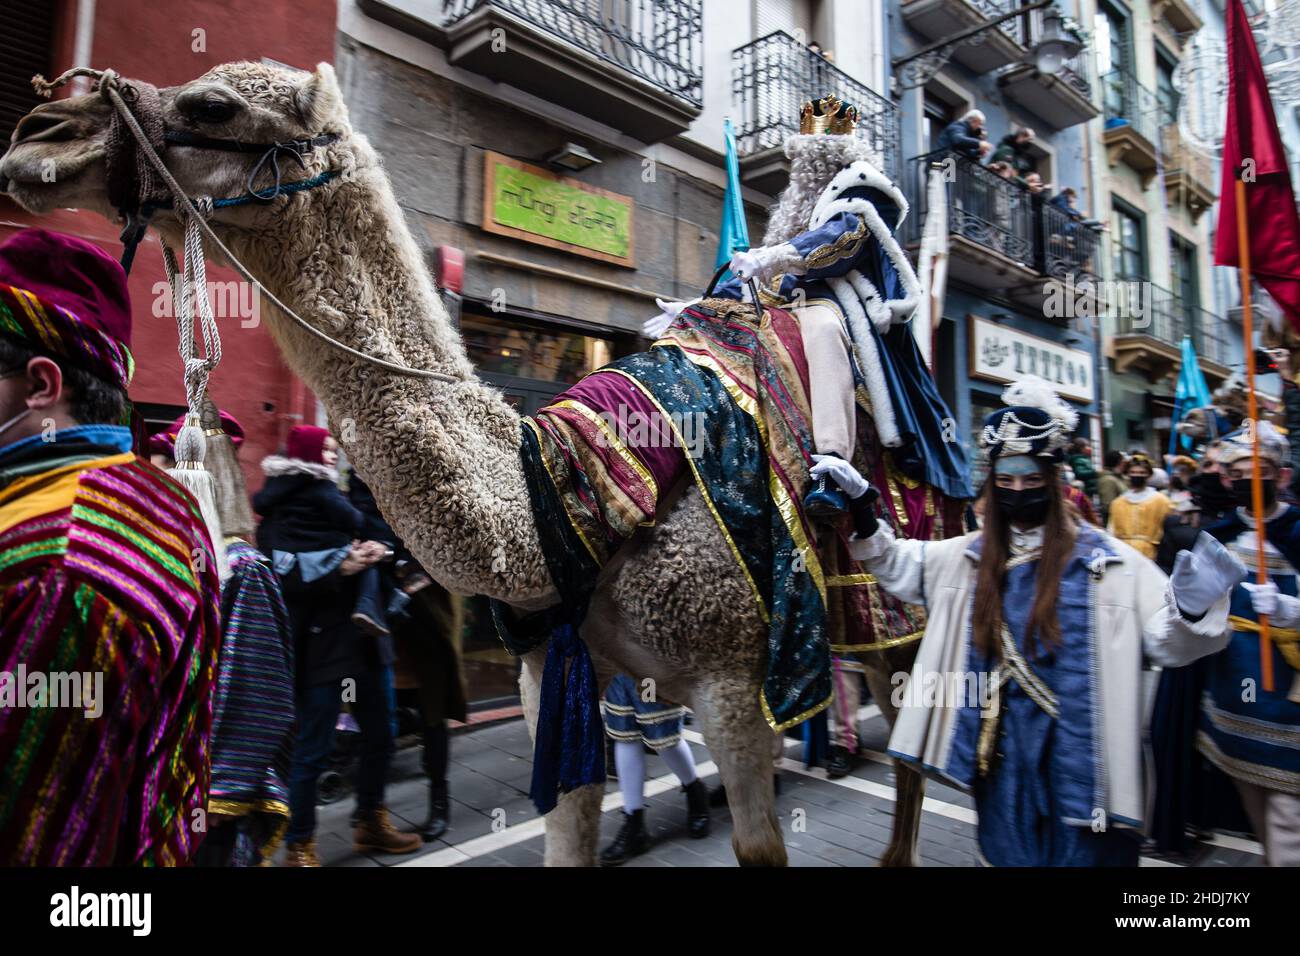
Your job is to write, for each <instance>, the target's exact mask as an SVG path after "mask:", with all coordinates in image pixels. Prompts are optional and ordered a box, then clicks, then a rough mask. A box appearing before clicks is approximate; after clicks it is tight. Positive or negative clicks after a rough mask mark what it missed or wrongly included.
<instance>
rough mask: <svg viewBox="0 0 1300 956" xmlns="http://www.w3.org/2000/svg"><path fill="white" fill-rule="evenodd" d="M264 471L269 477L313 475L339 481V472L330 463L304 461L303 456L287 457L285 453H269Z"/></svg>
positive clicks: (263, 460) (264, 462) (263, 462)
mask: <svg viewBox="0 0 1300 956" xmlns="http://www.w3.org/2000/svg"><path fill="white" fill-rule="evenodd" d="M262 473H263V474H264V475H266V477H268V478H276V477H278V476H280V475H311V476H312V477H313V478H324V479H325V480H327V481H332V482H334V483H335V484H337V483H338V480H339V473H338V471H337V470H336V469H334V468H331V467H330V466H329V465H322V464H320V463H319V462H314V461H303V460H302V459H301V458H286V457H285V456H284V455H267V456H266V457H265V458H263V459H262Z"/></svg>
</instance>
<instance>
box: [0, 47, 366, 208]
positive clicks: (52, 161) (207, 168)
mask: <svg viewBox="0 0 1300 956" xmlns="http://www.w3.org/2000/svg"><path fill="white" fill-rule="evenodd" d="M158 93H159V105H160V108H161V116H162V120H163V124H164V128H165V129H166V131H167V132H168V133H169V134H174V133H182V134H187V135H188V136H189V137H191V138H194V137H203V138H206V139H209V140H233V141H238V142H240V143H248V144H271V143H287V142H291V141H295V140H304V139H309V138H311V137H315V136H319V135H321V134H323V133H332V134H335V135H337V136H338V137H340V140H343V139H346V138H347V137H348V136H349V135H350V132H351V130H350V127H349V125H348V117H347V107H346V106H345V105H344V102H343V96H342V93H341V92H340V91H339V86H338V81H337V79H336V78H335V76H334V70H333V68H332V67H330V66H329V64H327V63H322V64H320V65H319V66H318V67H317V68H316V72H315V73H311V74H307V73H298V72H294V71H291V70H288V69H284V68H281V67H275V66H269V65H265V64H261V63H226V64H223V65H222V66H218V67H214V68H213V69H211V70H209V71H208V72H207V73H205V74H204V75H203V76H201V77H199V78H198V79H196V80H192V81H190V82H189V83H185V84H183V85H181V86H172V87H167V88H165V89H160V90H159V91H158ZM113 109H114V108H113V105H112V104H111V103H110V102H109V101H108V100H107V99H106V98H105V97H103V96H101V95H100V93H99V92H92V93H89V94H86V95H84V96H73V97H68V98H66V99H60V100H54V101H52V102H49V103H43V104H41V105H40V106H38V107H36V108H35V109H34V110H32V111H31V112H30V113H28V114H27V115H26V116H24V117H23V118H22V120H20V121H19V123H18V126H17V127H16V128H15V129H14V133H13V137H12V139H11V140H10V144H9V149H8V151H7V152H6V153H5V154H4V157H3V158H2V159H0V185H2V184H5V183H6V182H7V191H8V193H9V195H10V196H11V197H13V198H14V199H15V200H16V201H17V202H18V203H19V204H20V205H22V206H23V207H24V208H25V209H27V210H28V211H30V212H33V213H38V214H39V213H45V212H49V211H50V210H52V209H57V208H79V209H90V210H93V211H95V212H99V213H101V214H102V215H104V216H106V217H108V218H109V219H115V218H117V215H118V211H117V210H116V209H114V208H113V206H112V204H111V203H110V202H109V198H108V173H107V165H106V154H107V143H108V139H109V126H110V121H111V119H112V115H113ZM127 135H128V136H129V135H130V134H129V133H128V134H127ZM338 148H339V143H338V141H336V143H335V144H334V145H333V146H332V147H331V150H337V149H338ZM325 153H326V150H322V149H317V150H315V151H314V152H312V153H308V154H307V155H305V156H304V157H303V158H304V161H305V164H306V169H305V171H304V169H302V168H300V167H299V165H298V163H297V162H296V161H294V159H293V158H292V157H291V156H282V157H281V158H280V166H281V168H282V170H283V176H282V178H283V180H284V181H285V182H290V181H293V180H295V179H305V178H308V177H310V176H311V175H314V174H315V173H319V172H322V171H323V170H324V169H325V168H327V165H328V163H327V160H326V157H325ZM161 155H162V157H163V161H164V162H165V163H166V164H167V167H168V169H169V170H170V171H171V173H172V175H173V176H175V177H176V179H177V181H178V182H179V184H180V185H181V186H182V188H184V190H185V192H186V193H187V194H188V195H190V196H211V197H213V198H225V197H235V196H240V195H243V194H244V192H245V190H246V189H247V186H248V179H249V175H250V174H251V173H252V172H253V169H254V167H255V166H256V165H257V164H258V161H259V159H261V155H260V153H258V152H237V151H228V150H220V149H212V148H207V147H204V146H202V145H186V144H184V143H178V142H170V143H168V144H167V147H166V149H165V150H163V151H162V152H161ZM273 183H274V174H273V173H272V172H271V171H270V169H269V167H264V168H263V169H262V170H261V171H259V174H258V177H257V179H256V180H255V186H256V187H257V188H259V189H261V188H263V187H265V186H270V185H271V184H273ZM240 208H241V209H243V208H246V207H240ZM223 215H231V214H229V213H223V212H222V211H218V213H217V218H218V220H220V219H221V218H222V216H223Z"/></svg>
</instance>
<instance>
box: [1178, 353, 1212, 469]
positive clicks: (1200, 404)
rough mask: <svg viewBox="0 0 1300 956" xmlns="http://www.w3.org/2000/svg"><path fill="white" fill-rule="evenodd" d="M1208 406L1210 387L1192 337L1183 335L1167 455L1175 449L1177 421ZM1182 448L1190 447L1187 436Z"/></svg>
mask: <svg viewBox="0 0 1300 956" xmlns="http://www.w3.org/2000/svg"><path fill="white" fill-rule="evenodd" d="M1209 404H1210V387H1209V386H1208V385H1206V384H1205V374H1204V373H1203V372H1202V371H1201V363H1200V361H1199V360H1198V359H1197V358H1196V349H1195V348H1194V347H1193V346H1192V337H1191V336H1190V335H1184V336H1183V358H1182V368H1180V369H1179V371H1178V386H1177V388H1176V389H1175V390H1174V420H1173V424H1172V426H1171V427H1170V429H1169V454H1171V455H1172V454H1174V451H1175V449H1176V447H1177V439H1176V438H1175V436H1176V435H1177V434H1178V430H1177V429H1178V420H1179V419H1180V418H1181V417H1182V416H1183V415H1185V414H1187V413H1188V412H1190V411H1191V410H1192V409H1193V408H1205V407H1206V406H1207V405H1209ZM1183 447H1184V448H1187V449H1190V448H1191V447H1192V440H1191V438H1189V437H1188V436H1187V435H1184V436H1183Z"/></svg>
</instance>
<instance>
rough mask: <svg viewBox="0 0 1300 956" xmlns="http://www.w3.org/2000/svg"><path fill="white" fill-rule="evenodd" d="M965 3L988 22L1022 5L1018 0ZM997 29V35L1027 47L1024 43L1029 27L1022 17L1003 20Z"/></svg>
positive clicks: (975, 39) (981, 0)
mask: <svg viewBox="0 0 1300 956" xmlns="http://www.w3.org/2000/svg"><path fill="white" fill-rule="evenodd" d="M966 2H967V3H968V4H970V5H971V6H972V7H974V8H975V9H976V10H978V11H979V12H980V13H982V14H984V16H986V17H988V18H989V19H990V20H994V19H997V18H998V17H1000V16H1002V15H1003V14H1006V13H1010V12H1011V11H1012V10H1015V9H1016V8H1017V7H1021V6H1023V5H1024V4H1022V3H1020V2H1018V0H966ZM997 29H998V32H999V33H1002V34H1003V35H1005V36H1007V37H1008V38H1010V39H1012V40H1014V41H1015V42H1017V43H1019V44H1020V45H1021V46H1023V47H1027V46H1028V44H1027V43H1026V42H1025V38H1026V36H1027V35H1028V29H1029V25H1028V23H1026V21H1025V18H1024V17H1013V18H1012V19H1010V20H1004V21H1003V22H1002V23H999V24H998V28H997ZM968 42H978V39H977V38H972V41H968Z"/></svg>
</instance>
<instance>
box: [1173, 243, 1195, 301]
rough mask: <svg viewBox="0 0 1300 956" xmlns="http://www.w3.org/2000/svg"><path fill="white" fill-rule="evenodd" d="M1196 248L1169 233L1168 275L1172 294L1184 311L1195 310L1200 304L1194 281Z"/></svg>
mask: <svg viewBox="0 0 1300 956" xmlns="http://www.w3.org/2000/svg"><path fill="white" fill-rule="evenodd" d="M1196 258H1197V257H1196V246H1195V245H1193V244H1192V243H1190V242H1188V241H1187V240H1186V239H1184V238H1183V237H1182V236H1179V235H1177V234H1176V233H1173V232H1171V233H1169V274H1170V278H1171V279H1173V283H1174V290H1173V291H1174V294H1175V295H1176V296H1178V301H1179V304H1180V305H1182V307H1183V308H1184V309H1187V310H1189V311H1190V310H1195V309H1196V308H1197V307H1198V306H1199V305H1200V304H1201V294H1200V288H1199V286H1198V283H1197V280H1196Z"/></svg>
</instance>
